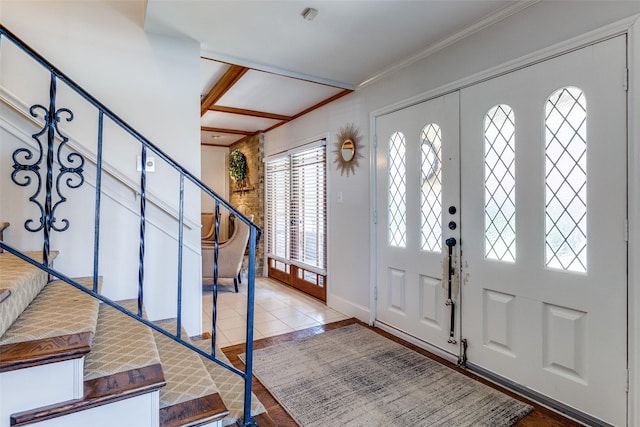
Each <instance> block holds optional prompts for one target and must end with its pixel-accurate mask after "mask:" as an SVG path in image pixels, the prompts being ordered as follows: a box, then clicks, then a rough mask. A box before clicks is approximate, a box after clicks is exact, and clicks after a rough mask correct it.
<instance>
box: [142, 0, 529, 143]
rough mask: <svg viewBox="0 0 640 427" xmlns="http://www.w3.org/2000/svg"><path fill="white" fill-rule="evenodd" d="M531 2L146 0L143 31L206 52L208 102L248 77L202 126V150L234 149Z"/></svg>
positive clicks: (204, 86)
mask: <svg viewBox="0 0 640 427" xmlns="http://www.w3.org/2000/svg"><path fill="white" fill-rule="evenodd" d="M532 2H534V1H532V0H525V1H507V0H438V1H436V0H413V1H410V0H339V1H336V0H284V1H276V0H147V10H146V17H145V29H146V30H147V31H149V32H154V33H161V34H167V35H172V36H177V37H187V38H190V39H194V40H197V41H199V42H200V43H201V46H202V56H203V59H202V78H201V79H202V81H201V86H202V94H203V96H205V95H206V94H207V93H208V92H209V90H210V89H211V88H212V87H214V85H215V84H216V82H218V83H219V82H220V79H221V78H222V76H224V74H225V72H227V71H228V69H229V67H230V65H229V64H233V65H238V66H241V67H243V68H242V69H243V72H244V74H242V76H241V77H240V78H239V79H238V80H237V81H234V83H233V84H232V85H230V86H228V87H227V88H226V89H227V90H226V91H225V92H224V93H223V94H222V96H219V97H217V98H216V99H215V102H214V103H213V104H211V105H212V106H213V107H216V108H217V109H218V110H220V109H222V110H225V111H206V110H205V111H204V114H203V116H202V126H203V127H206V128H213V129H215V130H217V132H216V131H204V132H203V138H204V140H203V143H209V144H214V145H229V144H230V143H233V142H235V141H237V140H239V139H242V138H244V137H245V136H246V135H249V134H251V133H253V132H256V131H264V130H267V129H269V128H270V127H272V126H274V125H278V124H281V123H286V122H287V121H288V120H291V119H293V118H295V117H296V116H297V115H298V114H300V113H302V112H304V111H305V110H310V109H313V108H314V107H317V106H318V104H320V103H322V102H323V101H325V100H327V99H331V98H332V97H335V96H340V95H341V94H344V93H347V92H344V90H345V89H347V90H353V89H355V88H357V87H358V86H359V85H360V84H362V83H364V82H367V81H368V80H370V79H372V78H375V77H376V76H379V75H381V74H384V72H385V71H387V70H389V69H391V68H393V67H394V66H397V65H398V64H402V63H407V62H410V60H411V59H412V58H413V59H416V58H419V57H421V55H422V56H424V54H426V53H427V52H429V51H430V50H433V48H434V47H436V46H443V45H444V44H446V43H447V42H448V41H449V42H450V41H453V40H455V38H456V35H459V34H465V32H467V33H468V32H470V30H473V29H479V28H481V27H482V26H484V25H486V24H488V23H490V22H492V21H493V20H495V19H496V17H501V16H504V15H505V14H509V13H512V12H514V11H516V10H520V9H522V8H524V7H526V6H527V5H530V4H532ZM307 7H312V8H315V9H317V10H318V15H317V17H316V18H315V19H314V20H313V21H307V20H305V19H303V17H302V15H301V14H302V11H303V10H304V9H305V8H307ZM205 58H207V59H205ZM245 68H248V69H249V70H245ZM223 80H224V79H223ZM229 109H231V110H229ZM257 113H268V115H269V117H264V116H265V115H264V114H257ZM273 115H275V116H273ZM222 130H227V131H230V132H221V131H222ZM240 132H244V134H243V133H240ZM212 135H217V136H218V138H216V139H212Z"/></svg>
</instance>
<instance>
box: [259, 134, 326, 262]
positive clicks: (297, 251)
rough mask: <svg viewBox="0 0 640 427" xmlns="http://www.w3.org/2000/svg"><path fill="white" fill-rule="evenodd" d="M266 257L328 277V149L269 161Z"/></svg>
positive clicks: (305, 151) (312, 149)
mask: <svg viewBox="0 0 640 427" xmlns="http://www.w3.org/2000/svg"><path fill="white" fill-rule="evenodd" d="M266 181H267V182H266V188H267V195H266V198H267V201H266V205H267V221H266V223H267V255H268V256H269V257H271V258H274V259H276V260H279V261H284V262H286V263H290V264H295V265H298V266H300V267H303V268H305V267H310V269H311V270H312V271H315V272H317V273H319V274H325V275H326V268H327V226H326V213H327V203H326V191H327V190H326V187H327V185H326V181H327V179H326V148H325V146H324V145H321V146H316V147H313V148H309V149H304V150H300V151H297V152H294V153H290V154H288V155H286V156H284V157H279V158H275V159H269V160H267V165H266Z"/></svg>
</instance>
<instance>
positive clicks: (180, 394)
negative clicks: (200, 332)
mask: <svg viewBox="0 0 640 427" xmlns="http://www.w3.org/2000/svg"><path fill="white" fill-rule="evenodd" d="M156 324H157V325H158V326H161V327H162V328H164V329H166V330H167V331H170V332H172V333H174V332H175V331H176V323H175V322H173V321H169V322H167V321H163V322H156ZM153 335H154V338H155V340H156V345H157V347H158V352H159V353H160V358H161V360H162V368H163V370H164V373H165V377H166V379H167V386H166V387H165V388H163V389H162V390H161V391H160V425H161V426H162V427H172V426H181V425H192V424H190V423H187V422H195V421H198V422H200V423H204V422H205V421H206V422H213V421H216V420H219V419H222V418H224V417H225V416H227V414H228V413H229V411H228V410H227V408H226V406H225V405H224V403H223V401H222V398H221V397H220V394H219V391H218V387H217V386H216V384H215V383H214V381H213V380H212V379H211V377H210V376H209V374H208V372H207V370H206V368H205V366H204V364H203V362H202V361H201V360H200V357H199V356H198V355H197V354H196V353H194V352H193V351H191V350H189V349H188V348H186V347H184V346H183V345H181V344H178V343H177V342H175V341H174V340H172V339H170V338H168V337H166V336H165V335H163V334H161V333H159V332H157V331H154V332H153ZM182 336H183V337H187V335H186V333H185V332H184V330H183V331H182ZM187 339H188V338H187ZM198 425H199V424H198Z"/></svg>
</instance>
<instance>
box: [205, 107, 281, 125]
mask: <svg viewBox="0 0 640 427" xmlns="http://www.w3.org/2000/svg"><path fill="white" fill-rule="evenodd" d="M209 111H218V112H220V113H231V114H241V115H243V116H252V117H261V118H264V119H274V120H285V121H289V120H291V116H283V115H281V114H274V113H265V112H264V111H255V110H245V109H243V108H234V107H223V106H220V105H212V106H211V107H209Z"/></svg>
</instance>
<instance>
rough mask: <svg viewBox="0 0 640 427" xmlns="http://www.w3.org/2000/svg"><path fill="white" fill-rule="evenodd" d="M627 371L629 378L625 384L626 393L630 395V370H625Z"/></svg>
mask: <svg viewBox="0 0 640 427" xmlns="http://www.w3.org/2000/svg"><path fill="white" fill-rule="evenodd" d="M625 371H627V372H626V376H627V378H626V380H625V383H626V384H625V391H626V392H627V393H629V382H630V379H629V369H625Z"/></svg>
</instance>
